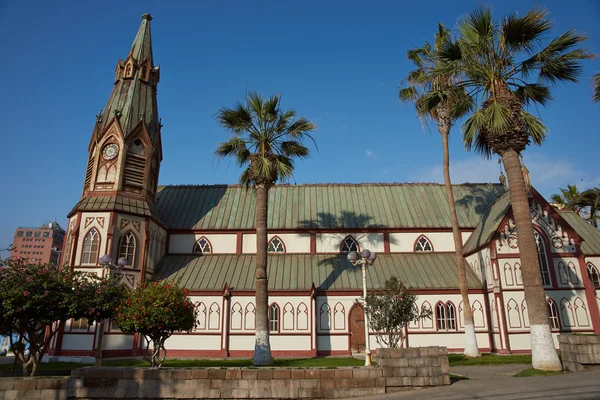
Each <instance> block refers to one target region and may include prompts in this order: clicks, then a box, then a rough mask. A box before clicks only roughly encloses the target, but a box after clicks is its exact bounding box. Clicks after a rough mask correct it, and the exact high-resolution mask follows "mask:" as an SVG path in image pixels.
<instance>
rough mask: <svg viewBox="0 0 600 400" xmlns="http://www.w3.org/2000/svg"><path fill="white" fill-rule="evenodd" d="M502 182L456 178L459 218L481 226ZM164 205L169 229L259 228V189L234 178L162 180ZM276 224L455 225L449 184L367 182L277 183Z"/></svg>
mask: <svg viewBox="0 0 600 400" xmlns="http://www.w3.org/2000/svg"><path fill="white" fill-rule="evenodd" d="M505 191H506V190H505V189H504V187H503V186H502V185H500V184H489V183H486V184H462V185H453V192H454V198H455V201H456V211H457V214H458V221H459V225H460V226H461V227H462V228H467V229H469V228H470V229H474V228H475V227H476V226H477V224H478V223H479V221H480V219H481V216H482V215H483V212H484V211H485V209H486V207H487V206H488V205H489V204H491V203H493V202H494V201H496V200H497V199H498V198H499V197H500V196H502V195H503V194H504V193H505ZM156 205H157V207H158V211H159V213H160V216H161V220H162V222H163V223H164V224H165V225H166V226H167V227H168V228H169V229H181V230H230V229H231V230H240V229H254V224H255V208H256V196H255V194H254V191H253V190H252V189H246V188H245V187H241V186H237V185H233V186H227V185H211V186H162V187H159V188H158V192H157V195H156ZM267 223H268V227H269V229H272V230H277V229H369V228H391V229H394V228H406V229H410V228H432V229H436V228H442V229H450V228H451V222H450V211H449V207H448V203H447V201H446V194H445V189H444V185H441V184H435V183H416V184H406V183H400V184H399V183H390V184H388V183H381V184H377V183H365V184H309V185H276V186H274V187H273V188H272V189H271V190H270V191H269V219H268V221H267Z"/></svg>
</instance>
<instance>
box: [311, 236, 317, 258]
mask: <svg viewBox="0 0 600 400" xmlns="http://www.w3.org/2000/svg"><path fill="white" fill-rule="evenodd" d="M310 254H317V234H316V233H315V232H311V233H310Z"/></svg>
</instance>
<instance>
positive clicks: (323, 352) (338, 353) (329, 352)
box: [317, 350, 374, 356]
mask: <svg viewBox="0 0 600 400" xmlns="http://www.w3.org/2000/svg"><path fill="white" fill-rule="evenodd" d="M372 353H374V351H372ZM317 355H318V356H351V355H352V352H351V351H350V350H318V351H317Z"/></svg>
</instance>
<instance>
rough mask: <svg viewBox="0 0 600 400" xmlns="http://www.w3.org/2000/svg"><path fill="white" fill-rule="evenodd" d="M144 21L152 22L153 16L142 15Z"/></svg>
mask: <svg viewBox="0 0 600 400" xmlns="http://www.w3.org/2000/svg"><path fill="white" fill-rule="evenodd" d="M142 19H147V20H148V22H150V21H152V15H150V14H149V13H146V14H144V15H142Z"/></svg>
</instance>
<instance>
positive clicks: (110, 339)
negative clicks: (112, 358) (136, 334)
mask: <svg viewBox="0 0 600 400" xmlns="http://www.w3.org/2000/svg"><path fill="white" fill-rule="evenodd" d="M102 347H103V348H104V349H107V350H109V349H110V350H129V349H131V348H132V347H133V335H125V334H115V333H110V334H105V335H104V342H103V344H102Z"/></svg>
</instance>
